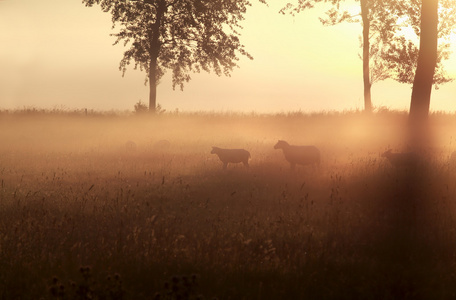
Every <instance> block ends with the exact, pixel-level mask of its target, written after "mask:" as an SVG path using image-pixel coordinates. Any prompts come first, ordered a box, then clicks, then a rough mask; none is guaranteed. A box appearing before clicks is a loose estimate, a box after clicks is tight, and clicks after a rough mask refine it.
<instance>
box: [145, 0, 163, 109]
mask: <svg viewBox="0 0 456 300" xmlns="http://www.w3.org/2000/svg"><path fill="white" fill-rule="evenodd" d="M165 11H166V2H165V1H163V0H161V1H159V2H158V6H157V10H156V20H155V22H154V24H152V26H151V29H150V33H149V39H150V49H149V54H150V62H149V111H150V112H152V113H155V111H156V108H157V85H158V76H157V75H158V74H157V71H158V69H157V68H158V56H159V54H160V46H161V44H160V39H159V38H160V27H161V20H162V18H163V15H164V13H165Z"/></svg>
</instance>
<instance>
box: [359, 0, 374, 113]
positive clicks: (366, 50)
mask: <svg viewBox="0 0 456 300" xmlns="http://www.w3.org/2000/svg"><path fill="white" fill-rule="evenodd" d="M367 1H368V0H361V17H362V19H363V82H364V111H365V112H371V111H372V99H371V87H372V84H371V82H370V70H369V60H370V42H369V29H370V20H369V9H368V7H367Z"/></svg>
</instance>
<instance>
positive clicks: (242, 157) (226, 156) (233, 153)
mask: <svg viewBox="0 0 456 300" xmlns="http://www.w3.org/2000/svg"><path fill="white" fill-rule="evenodd" d="M216 154H217V155H218V157H219V158H220V160H221V161H222V162H230V163H238V162H244V161H248V159H249V157H250V153H249V151H247V150H244V149H218V150H217V152H216Z"/></svg>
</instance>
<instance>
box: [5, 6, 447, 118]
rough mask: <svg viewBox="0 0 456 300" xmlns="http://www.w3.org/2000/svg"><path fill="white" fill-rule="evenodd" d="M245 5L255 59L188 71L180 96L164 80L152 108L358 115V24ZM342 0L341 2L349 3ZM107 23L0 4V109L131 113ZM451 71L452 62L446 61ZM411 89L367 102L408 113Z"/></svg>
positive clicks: (131, 91) (132, 88)
mask: <svg viewBox="0 0 456 300" xmlns="http://www.w3.org/2000/svg"><path fill="white" fill-rule="evenodd" d="M270 2H271V3H269V7H267V6H265V5H263V4H261V3H256V2H255V3H254V5H253V6H252V7H251V8H249V11H248V13H247V14H246V20H245V21H244V22H243V23H242V25H243V26H244V29H243V30H242V35H241V41H242V42H243V44H244V45H245V46H246V49H247V50H248V51H249V52H250V53H251V54H252V55H253V56H254V60H253V61H250V60H248V59H246V58H241V60H240V62H239V64H240V68H239V69H235V70H234V71H233V72H232V77H231V78H225V77H220V78H219V77H217V76H216V75H214V74H206V73H201V74H195V75H193V76H192V78H193V79H192V80H191V81H190V82H189V83H188V84H187V85H186V87H185V89H184V92H181V91H179V90H176V91H173V90H172V88H171V78H170V76H169V75H167V76H165V77H164V78H163V79H162V81H161V84H160V85H159V87H158V103H160V104H161V105H162V107H163V108H165V109H168V110H171V111H172V110H174V109H176V108H177V109H180V110H184V111H201V110H206V111H224V110H228V111H248V112H250V111H256V112H277V111H299V110H301V111H306V112H307V111H323V110H324V111H328V110H352V109H363V89H362V87H363V83H362V62H361V60H360V59H359V58H358V54H359V53H360V52H361V50H360V49H359V41H358V37H359V35H360V33H361V25H360V24H342V25H337V26H333V27H324V26H323V25H321V24H320V22H319V20H318V17H321V16H323V14H324V11H325V8H324V7H322V6H320V7H317V8H316V9H313V10H309V11H305V12H303V13H301V14H298V15H297V16H296V17H292V16H288V15H287V16H283V15H280V14H278V10H279V9H280V8H281V7H282V6H283V4H282V3H279V2H276V1H270ZM348 3H350V2H348ZM111 25H112V24H111V20H110V15H109V14H108V13H103V12H101V10H100V8H99V7H93V8H87V7H85V6H84V5H83V4H82V3H81V1H80V0H67V1H59V0H43V1H38V2H37V1H34V0H3V1H0V27H1V28H2V30H0V40H1V41H2V44H3V45H5V46H4V47H1V49H0V64H1V65H2V70H3V72H2V73H1V74H0V108H3V109H12V108H22V107H44V108H55V107H57V108H69V109H81V108H88V109H96V110H111V109H114V110H124V109H127V110H132V109H133V105H134V104H135V103H136V102H138V101H139V100H142V101H143V102H146V103H147V102H148V88H147V87H146V86H144V85H143V83H144V77H145V74H144V73H142V72H139V71H134V70H132V69H129V70H128V71H127V73H126V75H125V77H124V78H122V77H121V72H119V71H118V64H119V61H120V59H121V58H122V53H123V51H125V48H123V47H122V46H121V45H117V46H112V43H113V42H114V38H113V37H110V36H109V34H110V33H113V32H117V30H116V29H115V30H114V31H111V30H110V28H111ZM447 70H448V72H449V73H450V75H455V74H456V63H455V58H454V57H453V58H452V59H451V60H450V61H449V62H448V63H447ZM410 93H411V86H410V85H406V84H398V83H394V82H393V81H392V80H387V81H385V82H380V83H378V84H375V85H374V86H373V89H372V97H373V104H374V106H376V107H380V106H387V107H389V108H392V109H401V110H407V109H408V107H409V105H410ZM455 94H456V82H452V83H449V84H446V85H442V86H441V89H440V90H438V91H435V90H434V91H433V94H432V101H431V110H444V111H450V112H453V111H455V105H454V95H455Z"/></svg>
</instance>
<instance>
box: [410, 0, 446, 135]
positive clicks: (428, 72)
mask: <svg viewBox="0 0 456 300" xmlns="http://www.w3.org/2000/svg"><path fill="white" fill-rule="evenodd" d="M438 4H439V1H438V0H422V4H421V34H420V50H419V53H418V65H417V68H416V72H415V79H414V81H413V90H412V100H411V102H410V116H409V117H410V120H411V121H412V124H413V126H415V125H416V124H418V123H423V122H426V120H427V117H428V114H429V106H430V103H431V91H432V83H433V79H434V72H435V66H436V62H437V26H438Z"/></svg>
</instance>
